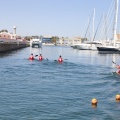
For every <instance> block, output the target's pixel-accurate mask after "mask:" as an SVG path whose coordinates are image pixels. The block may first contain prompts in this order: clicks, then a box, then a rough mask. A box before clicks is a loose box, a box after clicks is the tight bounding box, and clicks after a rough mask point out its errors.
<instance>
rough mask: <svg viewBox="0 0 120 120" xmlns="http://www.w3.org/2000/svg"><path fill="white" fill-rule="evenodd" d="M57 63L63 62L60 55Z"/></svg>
mask: <svg viewBox="0 0 120 120" xmlns="http://www.w3.org/2000/svg"><path fill="white" fill-rule="evenodd" d="M58 62H60V63H62V62H63V59H62V57H61V55H60V57H59V58H58Z"/></svg>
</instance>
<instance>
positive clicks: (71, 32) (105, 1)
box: [0, 0, 112, 37]
mask: <svg viewBox="0 0 120 120" xmlns="http://www.w3.org/2000/svg"><path fill="white" fill-rule="evenodd" d="M111 2H112V0H0V14H1V17H0V29H7V30H8V31H9V32H13V26H14V25H15V26H17V34H18V35H22V36H24V35H53V36H59V37H75V36H82V34H83V31H84V28H85V25H86V24H87V23H88V17H89V16H90V15H91V14H92V12H93V9H94V8H95V9H96V17H95V27H96V26H97V24H98V22H99V20H100V17H101V15H102V13H103V11H105V12H107V11H108V9H109V7H110V5H111Z"/></svg>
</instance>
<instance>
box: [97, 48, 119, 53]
mask: <svg viewBox="0 0 120 120" xmlns="http://www.w3.org/2000/svg"><path fill="white" fill-rule="evenodd" d="M97 49H98V51H99V53H120V49H119V48H116V47H97Z"/></svg>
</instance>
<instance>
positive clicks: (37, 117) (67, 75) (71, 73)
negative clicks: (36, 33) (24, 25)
mask: <svg viewBox="0 0 120 120" xmlns="http://www.w3.org/2000/svg"><path fill="white" fill-rule="evenodd" d="M30 52H33V53H34V55H36V54H39V53H41V52H42V54H43V57H44V58H45V59H46V58H47V59H48V61H47V60H44V61H42V62H40V61H38V60H37V57H36V60H34V61H29V60H28V57H29V55H30ZM59 55H62V57H63V58H64V63H63V64H59V63H57V62H56V61H54V60H57V59H58V57H59ZM65 59H67V60H65ZM112 60H113V61H115V62H116V63H118V64H120V55H119V54H116V55H115V54H98V52H97V51H80V50H76V49H73V48H70V47H56V46H43V48H42V50H39V49H37V48H35V49H30V48H25V49H21V50H17V51H14V52H9V53H6V54H5V53H4V54H0V120H119V119H120V102H116V101H115V96H116V94H118V93H120V76H118V75H116V74H115V73H114V71H115V70H116V69H115V68H114V65H113V64H112ZM92 98H97V99H98V105H97V107H96V108H93V106H91V100H92Z"/></svg>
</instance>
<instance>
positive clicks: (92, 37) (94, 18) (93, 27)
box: [92, 8, 95, 41]
mask: <svg viewBox="0 0 120 120" xmlns="http://www.w3.org/2000/svg"><path fill="white" fill-rule="evenodd" d="M94 23H95V8H94V11H93V35H92V41H94Z"/></svg>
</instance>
